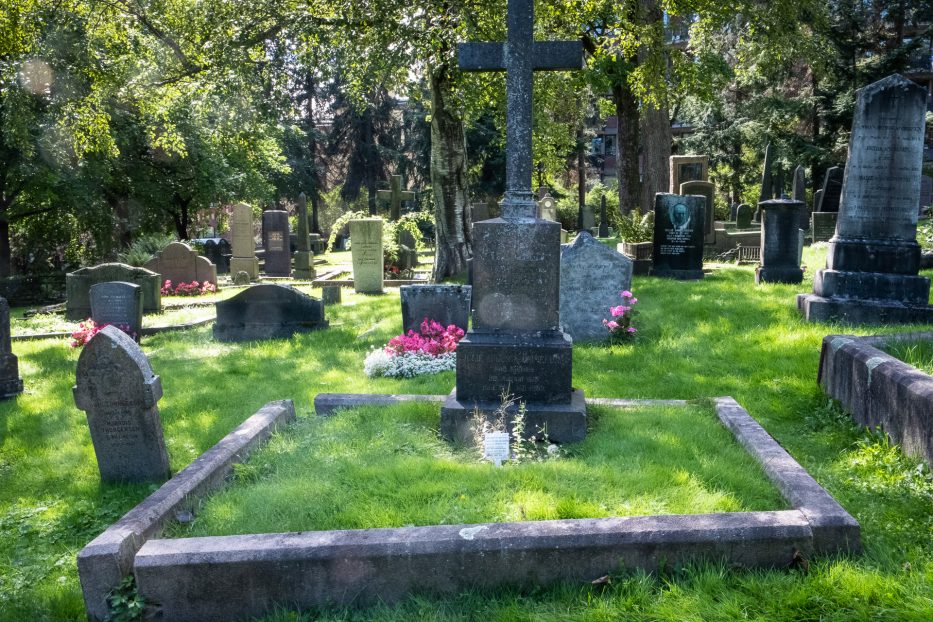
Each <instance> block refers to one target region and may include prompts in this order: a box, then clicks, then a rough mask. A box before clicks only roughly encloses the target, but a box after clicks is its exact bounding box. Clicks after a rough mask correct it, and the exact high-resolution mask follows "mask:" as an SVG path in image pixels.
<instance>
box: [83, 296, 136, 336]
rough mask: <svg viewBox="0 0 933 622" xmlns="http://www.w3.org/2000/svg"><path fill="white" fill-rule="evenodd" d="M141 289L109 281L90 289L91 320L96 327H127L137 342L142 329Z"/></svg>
mask: <svg viewBox="0 0 933 622" xmlns="http://www.w3.org/2000/svg"><path fill="white" fill-rule="evenodd" d="M142 295H143V292H142V288H140V287H139V285H136V284H135V283H124V282H123V281H110V282H108V283H98V284H97V285H93V286H92V287H91V319H92V320H94V323H95V324H97V325H98V326H100V325H102V324H113V325H114V326H121V325H125V326H128V327H129V329H130V332H131V333H132V334H133V335H135V339H136V341H137V342H138V341H139V336H140V333H141V332H142V328H143V306H142Z"/></svg>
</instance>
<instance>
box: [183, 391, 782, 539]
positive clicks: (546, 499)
mask: <svg viewBox="0 0 933 622" xmlns="http://www.w3.org/2000/svg"><path fill="white" fill-rule="evenodd" d="M591 410H592V411H593V412H591V413H590V414H591V417H595V418H596V419H597V424H596V426H595V429H593V430H591V431H590V434H589V436H588V437H587V439H586V440H585V441H584V442H582V443H579V444H577V445H573V446H567V447H566V448H565V449H564V451H563V452H561V455H559V456H557V457H551V458H548V459H538V460H531V459H529V460H527V461H522V462H519V463H517V464H506V466H505V467H503V468H500V469H497V468H496V467H494V466H493V465H491V464H489V463H481V462H480V461H479V459H478V458H479V455H478V450H477V449H475V448H473V447H461V448H454V447H452V446H451V445H450V444H448V443H446V442H444V441H443V440H440V439H439V438H438V434H437V415H438V413H437V405H436V404H418V405H415V406H406V407H400V406H399V407H393V408H361V409H357V410H353V411H347V412H342V413H340V414H339V415H337V416H335V417H330V418H311V419H302V420H300V422H299V423H298V424H297V425H296V426H294V429H292V430H289V431H288V432H287V433H283V434H280V435H278V436H277V437H276V438H275V439H274V440H273V441H272V442H271V443H269V445H268V446H267V447H266V448H265V449H264V450H262V451H261V452H259V453H258V454H257V455H256V456H254V457H253V458H251V459H250V461H249V462H248V463H247V464H245V465H242V466H241V467H240V468H238V469H237V470H236V477H235V483H234V485H233V486H231V487H229V488H227V489H226V490H225V491H223V492H222V493H219V494H216V495H214V496H213V497H212V498H211V499H210V501H209V502H208V503H207V504H205V507H203V508H202V509H201V510H200V511H198V512H197V515H198V518H197V519H196V520H195V521H194V522H193V523H191V526H190V527H189V528H186V529H179V530H178V531H177V532H176V533H175V535H177V536H202V535H231V534H242V533H269V532H278V531H309V530H323V529H366V528H370V527H402V526H405V525H419V526H420V525H435V524H462V523H480V522H490V521H498V522H501V521H516V520H548V519H557V518H597V517H606V516H632V515H643V514H695V513H703V512H739V511H752V510H778V509H784V507H785V505H786V504H785V503H784V502H783V500H782V499H781V497H780V495H779V493H778V492H777V490H776V489H774V488H773V487H772V486H771V485H770V484H769V482H768V481H767V479H766V477H765V475H764V473H763V472H762V471H761V468H760V467H759V466H758V464H757V463H756V462H755V461H754V460H753V459H752V458H751V457H750V456H749V455H748V454H747V453H746V452H745V451H744V450H743V449H742V448H741V447H739V446H738V444H737V443H736V442H735V440H734V439H733V438H732V435H731V434H730V433H729V432H728V431H727V430H726V429H725V428H724V427H723V426H722V425H721V424H720V423H719V420H718V418H717V417H716V414H715V412H714V411H713V408H712V406H711V405H709V404H706V405H703V406H701V405H691V406H687V407H676V406H653V407H645V408H640V409H637V410H621V409H610V408H594V409H591ZM688 431H689V432H688Z"/></svg>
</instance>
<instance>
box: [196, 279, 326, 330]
mask: <svg viewBox="0 0 933 622" xmlns="http://www.w3.org/2000/svg"><path fill="white" fill-rule="evenodd" d="M215 308H216V309H217V321H216V322H214V339H216V340H217V341H257V340H262V339H287V338H289V337H291V336H292V335H294V334H295V333H305V332H309V331H312V330H317V329H320V328H327V320H326V319H325V318H324V304H323V303H322V302H321V301H320V300H318V299H316V298H312V297H311V296H309V295H307V294H305V293H304V292H301V291H298V290H297V289H295V288H293V287H291V286H290V285H279V284H273V283H263V284H261V285H253V286H252V287H249V288H247V289H245V290H243V291H242V292H240V293H239V294H237V295H236V296H234V297H232V298H229V299H227V300H222V301H220V302H218V303H217V304H216V305H215Z"/></svg>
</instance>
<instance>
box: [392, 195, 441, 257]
mask: <svg viewBox="0 0 933 622" xmlns="http://www.w3.org/2000/svg"><path fill="white" fill-rule="evenodd" d="M432 207H433V205H432ZM434 218H435V217H434V210H433V209H426V208H425V209H422V210H421V211H418V212H409V213H407V214H402V217H401V219H399V223H400V224H403V226H405V228H407V229H408V230H409V231H410V232H411V233H412V235H414V236H415V241H416V242H417V243H418V250H423V249H424V240H433V239H434V229H435V225H434ZM410 224H414V226H415V229H417V231H416V230H415V229H412V228H411V227H410V226H409V225H410Z"/></svg>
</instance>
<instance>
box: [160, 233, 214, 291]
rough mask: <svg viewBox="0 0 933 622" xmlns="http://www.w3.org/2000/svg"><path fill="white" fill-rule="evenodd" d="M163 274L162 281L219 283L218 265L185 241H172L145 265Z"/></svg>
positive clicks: (173, 282) (176, 283)
mask: <svg viewBox="0 0 933 622" xmlns="http://www.w3.org/2000/svg"><path fill="white" fill-rule="evenodd" d="M143 267H144V268H146V269H147V270H152V271H153V272H157V273H159V274H161V275H162V282H163V283H165V281H171V282H172V284H173V285H178V284H179V283H190V282H191V281H197V282H198V283H204V282H208V283H213V284H214V285H217V267H216V266H215V265H214V264H212V263H211V262H210V260H208V259H207V257H201V256H200V255H198V253H197V252H196V251H194V250H193V249H192V248H191V247H190V246H188V245H187V244H185V243H184V242H170V243H169V244H168V245H167V246H166V247H165V248H163V249H162V250H160V251H159V252H157V253H156V254H155V257H153V258H152V259H150V260H149V261H147V262H146V264H145V265H144V266H143Z"/></svg>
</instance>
